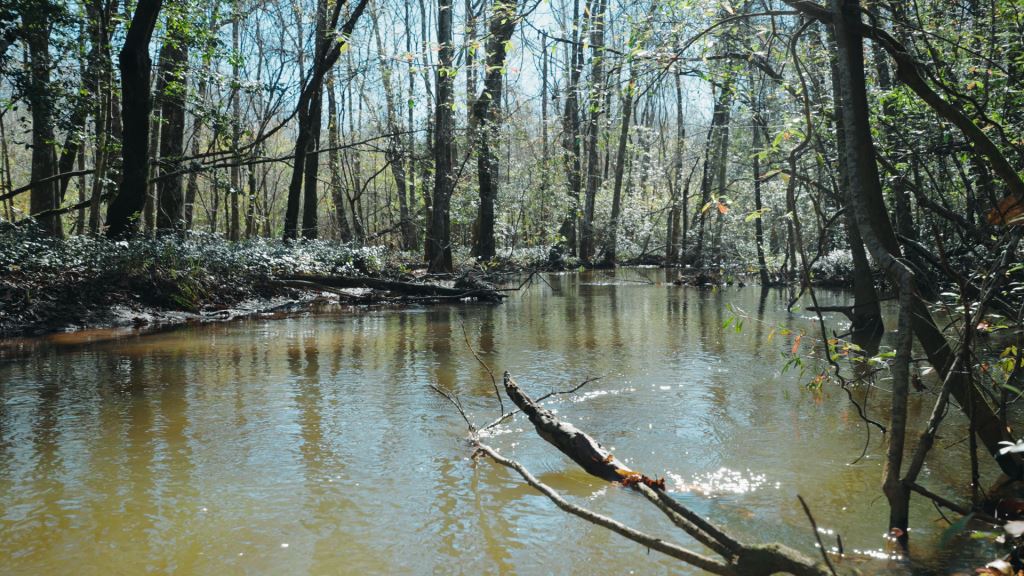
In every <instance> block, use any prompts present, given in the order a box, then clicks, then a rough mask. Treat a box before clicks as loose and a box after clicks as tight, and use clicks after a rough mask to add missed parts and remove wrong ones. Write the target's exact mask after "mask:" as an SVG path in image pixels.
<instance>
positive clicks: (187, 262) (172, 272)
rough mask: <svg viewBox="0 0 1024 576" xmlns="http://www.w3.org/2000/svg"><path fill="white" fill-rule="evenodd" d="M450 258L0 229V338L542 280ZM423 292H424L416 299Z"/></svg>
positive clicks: (457, 292)
mask: <svg viewBox="0 0 1024 576" xmlns="http://www.w3.org/2000/svg"><path fill="white" fill-rule="evenodd" d="M460 256H461V257H457V258H456V262H457V270H456V273H455V274H450V275H438V276H434V275H428V274H426V269H425V266H424V265H423V263H422V262H421V261H420V259H419V257H418V256H417V255H416V254H413V253H402V252H396V251H389V250H386V249H385V248H382V247H352V246H347V245H344V244H341V243H338V242H336V241H326V240H325V241H318V240H314V241H300V242H294V243H290V244H286V243H284V242H281V241H278V240H266V239H255V240H247V241H243V242H227V241H225V240H224V239H223V238H222V237H219V236H214V235H208V234H190V235H189V236H188V237H187V238H186V239H184V240H180V239H176V238H170V237H169V238H162V239H140V240H133V241H131V242H126V241H121V242H114V241H110V240H107V239H104V238H92V237H86V236H75V237H71V238H68V239H66V240H58V239H54V238H50V237H48V236H46V235H43V234H40V233H38V232H35V231H32V230H26V229H20V228H18V229H15V228H7V229H3V230H0V338H11V337H18V336H36V335H42V334H47V333H53V332H70V331H75V330H81V329H86V328H104V327H124V326H135V327H156V326H164V325H173V324H182V323H195V322H215V321H224V320H231V319H234V318H239V317H244V316H254V315H279V314H287V313H297V312H302V311H304V310H308V309H310V308H312V307H314V306H316V305H317V304H319V303H325V302H331V303H338V302H341V303H343V304H346V303H347V304H351V305H359V306H366V305H377V306H381V305H383V306H403V305H409V304H410V303H425V302H431V301H451V300H453V299H461V298H459V297H462V296H464V297H465V298H479V299H484V300H486V299H491V300H495V299H500V294H499V293H497V292H493V291H492V289H491V287H490V286H489V285H488V284H487V283H485V281H484V279H485V278H493V277H511V276H513V275H515V274H518V273H522V272H524V271H533V270H540V269H544V270H550V269H553V268H552V266H551V265H550V263H549V262H548V261H547V250H546V249H541V248H534V249H526V250H521V251H519V252H518V253H516V254H515V255H514V256H513V257H507V258H503V259H500V260H497V261H495V262H494V263H492V264H488V266H486V268H484V267H481V266H480V265H479V264H474V262H473V259H472V258H469V257H468V254H467V255H461V254H460ZM565 264H567V265H568V264H575V263H574V262H566V263H565ZM561 268H562V269H565V267H564V266H562V267H561ZM351 279H369V280H367V282H369V283H373V284H374V286H373V287H369V286H368V287H365V288H364V287H361V286H358V285H357V286H353V285H350V284H351V282H349V281H350V280H351ZM330 280H336V281H339V280H340V281H342V285H341V286H339V285H337V282H334V283H332V282H330ZM380 284H383V286H381V285H380ZM423 286H429V287H431V288H430V289H428V290H427V291H426V292H424V290H422V289H421V288H422V287H423Z"/></svg>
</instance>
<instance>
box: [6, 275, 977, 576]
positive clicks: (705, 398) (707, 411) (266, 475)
mask: <svg viewBox="0 0 1024 576" xmlns="http://www.w3.org/2000/svg"><path fill="white" fill-rule="evenodd" d="M664 274H665V273H664V272H663V271H656V270H632V271H620V272H619V273H618V275H617V277H616V276H611V275H610V274H609V273H605V272H597V273H593V274H590V273H587V274H579V275H577V274H569V275H552V276H547V277H546V278H547V281H548V282H549V283H550V285H544V284H535V285H534V286H533V287H532V288H530V289H529V290H528V291H526V292H524V293H522V294H517V295H514V296H512V297H511V298H510V299H509V300H508V301H507V302H506V303H504V304H502V305H498V306H487V305H469V304H466V305H453V306H439V307H433V308H416V309H410V310H400V311H395V310H390V311H362V312H357V313H354V312H351V311H338V310H326V311H322V312H321V313H318V314H311V315H307V316H303V317H296V318H289V319H284V320H280V319H277V320H270V319H253V320H248V321H241V322H234V323H229V324H220V325H207V326H201V327H190V328H183V329H178V330H174V331H170V332H164V333H159V334H150V335H145V336H143V335H137V334H122V335H120V336H119V337H118V338H116V339H113V340H108V341H94V342H88V341H89V340H90V339H91V338H90V337H86V338H72V339H70V341H69V339H68V338H65V339H64V341H62V342H30V343H27V344H25V346H24V347H22V348H21V352H19V351H18V350H19V347H15V348H13V349H8V350H7V351H5V352H3V353H2V356H0V358H2V360H0V573H3V574H82V575H87V574H103V575H106V574H138V573H142V572H160V573H175V574H362V573H371V574H385V573H387V574H449V573H460V574H485V573H487V574H494V573H518V574H590V573H599V574H624V573H637V574H657V573H678V572H680V571H682V572H686V571H687V570H688V569H687V568H685V567H683V566H681V565H680V564H679V563H677V562H676V561H674V560H672V559H668V558H665V557H663V556H660V555H659V554H657V553H654V552H648V551H647V550H646V549H643V548H641V547H639V546H637V545H635V544H633V543H631V542H628V541H626V540H624V539H623V538H621V537H619V536H617V535H615V534H612V533H610V532H607V531H605V530H603V529H600V528H596V527H594V526H591V525H589V524H586V523H584V522H583V521H581V520H578V519H576V518H574V517H570V516H567V515H566V514H564V513H562V512H560V511H559V510H557V509H556V508H555V507H554V505H553V504H551V503H550V502H549V501H548V500H546V499H545V498H544V497H543V496H541V495H539V494H538V493H536V492H534V491H533V490H532V489H530V488H529V487H527V486H525V485H524V484H523V482H522V481H521V480H520V479H519V477H518V476H515V475H513V473H512V472H511V471H509V470H507V469H504V468H499V467H497V466H496V465H494V464H493V463H491V462H488V461H478V462H473V461H471V460H470V459H469V456H470V450H469V449H468V448H467V445H466V443H465V442H464V441H463V439H464V437H465V425H464V423H463V422H462V420H461V419H460V418H459V417H458V415H457V414H456V413H455V412H454V410H453V409H452V407H451V406H450V405H449V404H448V403H447V402H446V401H445V400H444V399H443V398H441V397H440V396H438V395H437V394H435V393H433V392H431V391H430V389H429V388H428V384H431V383H434V384H437V385H439V386H441V387H444V388H448V389H450V390H453V391H455V392H457V393H458V394H459V395H460V396H461V398H462V399H463V401H464V402H465V404H466V406H467V408H468V409H469V411H470V413H471V416H473V417H474V418H475V419H476V420H477V421H478V422H480V423H483V422H487V421H490V420H491V419H493V418H494V417H495V416H496V415H497V407H496V404H495V400H494V398H493V390H492V387H491V383H490V380H489V379H488V377H487V375H486V372H485V371H484V370H483V369H482V368H481V367H480V365H479V364H478V363H477V361H476V360H475V359H474V358H473V356H472V354H471V352H470V350H469V348H468V347H467V345H466V343H465V341H464V338H463V333H462V328H461V326H460V325H461V324H463V323H464V325H465V328H466V331H467V332H468V334H469V339H470V341H471V342H472V343H473V345H474V347H475V348H476V349H477V350H478V352H479V353H480V355H481V356H482V357H483V358H484V359H485V360H486V361H487V363H488V364H490V365H491V366H493V367H494V369H495V370H496V371H499V372H500V371H501V370H505V369H508V370H510V371H511V372H512V373H513V374H514V376H515V378H516V379H517V380H518V382H519V383H520V384H521V385H522V386H524V387H525V388H526V389H527V390H528V391H530V392H533V393H535V394H539V393H542V392H546V391H548V390H551V389H555V388H567V387H570V386H571V385H573V384H574V383H577V382H579V381H582V380H583V379H585V378H587V377H591V376H600V377H601V380H599V381H598V382H595V383H592V384H590V385H588V386H587V387H585V388H584V389H583V390H581V391H580V393H579V394H578V395H577V396H576V397H575V398H572V399H569V398H564V399H561V400H557V401H552V402H551V406H552V407H554V408H556V409H557V411H558V413H559V414H560V415H561V416H562V417H564V418H566V419H568V420H570V421H572V422H573V423H575V424H577V425H578V426H580V427H581V428H583V429H584V430H586V431H588V432H590V433H591V434H593V435H594V436H596V437H597V438H598V439H599V440H601V441H602V442H603V443H604V444H606V445H609V446H611V447H614V451H615V453H616V454H617V455H619V457H620V458H624V459H625V461H626V462H627V463H629V464H630V465H631V466H633V467H635V468H637V469H639V470H643V471H645V472H647V473H648V474H650V475H659V476H660V475H665V476H666V477H667V479H668V481H669V485H670V486H672V487H674V488H676V489H677V490H679V492H678V497H679V498H680V500H682V501H683V502H684V503H685V504H686V505H688V506H691V507H693V508H694V509H696V510H698V511H699V512H700V513H702V514H704V515H706V516H708V517H709V518H711V519H713V520H715V521H717V522H719V523H720V524H722V525H723V526H725V527H727V528H728V529H730V530H732V531H734V532H736V533H737V535H739V536H741V537H743V538H746V539H749V540H751V541H769V540H773V541H781V542H784V543H787V544H789V545H791V546H793V547H795V548H798V549H801V550H803V551H805V552H807V553H808V554H814V553H815V549H814V540H813V537H812V532H811V529H810V528H809V525H808V522H807V520H806V518H805V517H804V515H803V513H802V511H801V510H800V507H799V504H798V503H797V500H796V495H797V494H801V495H803V496H804V498H806V499H807V501H808V503H809V504H810V506H811V507H812V509H813V510H814V513H815V516H816V518H817V520H818V522H819V524H820V525H821V526H822V527H823V528H825V529H828V530H833V531H835V532H838V533H840V534H841V535H842V537H843V542H844V544H845V547H846V551H847V552H848V553H850V555H852V556H853V558H852V559H849V560H846V561H845V563H846V565H848V566H852V567H857V568H861V569H864V570H866V571H870V572H878V571H888V570H895V569H897V568H898V567H899V564H896V563H891V562H887V561H883V560H874V559H871V558H870V556H867V555H865V554H864V552H873V553H875V554H878V555H883V556H884V541H883V539H882V534H883V532H884V531H885V522H886V521H885V518H886V514H887V510H886V505H885V501H884V499H883V498H881V497H880V491H879V488H878V487H879V484H880V479H881V459H882V455H883V450H882V444H881V440H880V438H881V436H880V435H879V434H878V433H877V432H875V433H873V435H872V437H871V440H870V442H869V443H868V454H867V457H866V458H864V459H863V460H861V461H860V462H859V463H857V464H853V465H851V464H850V462H851V461H853V460H854V459H856V458H857V456H858V455H860V453H861V450H862V448H863V446H864V444H865V435H864V427H863V425H862V424H861V423H860V421H859V420H858V418H857V416H856V413H855V411H854V409H853V407H852V406H851V404H850V403H849V401H848V400H847V399H846V397H845V395H844V394H843V393H842V392H841V391H839V390H835V389H832V388H826V389H825V390H824V391H823V392H822V393H814V392H811V391H808V390H807V389H805V388H804V386H803V384H804V383H806V381H807V380H809V378H810V375H811V374H812V373H811V374H808V375H806V376H804V377H803V378H802V379H801V378H800V377H799V376H798V374H797V373H796V372H793V371H789V372H786V373H785V374H782V373H780V370H781V367H782V364H783V363H784V359H783V358H782V353H783V352H788V351H789V350H790V348H791V344H792V340H791V339H790V338H789V337H783V336H775V337H774V338H773V339H772V340H771V341H769V333H770V332H771V331H772V329H773V328H777V327H779V326H783V327H789V328H790V329H793V330H796V331H799V330H801V329H805V330H808V331H811V330H813V329H814V328H813V324H812V322H811V321H810V315H809V314H794V315H791V314H787V313H786V311H785V310H784V302H785V297H784V296H783V295H780V294H776V293H771V294H769V295H768V297H767V299H766V300H764V301H763V302H762V301H760V300H759V297H758V296H759V292H758V290H757V288H749V287H748V288H743V289H740V288H726V289H721V290H714V291H699V290H696V289H692V288H679V287H675V286H671V285H667V284H665V283H664V282H663V280H664V278H665V276H664ZM647 279H650V280H654V281H656V283H655V284H650V285H649V284H645V283H642V282H640V281H641V280H647ZM825 297H826V301H832V300H833V299H836V298H838V296H836V295H832V296H829V295H825ZM836 301H838V300H836ZM730 305H731V306H732V307H735V308H737V309H739V310H742V311H743V312H744V313H745V314H746V315H747V316H748V318H747V319H746V320H744V326H743V330H742V332H741V333H736V332H735V331H734V330H733V329H732V328H731V327H730V328H729V329H727V330H723V329H722V325H723V323H724V322H725V321H726V319H727V318H728V317H729V316H730V315H731V314H732V313H731V312H730V311H729V310H728V309H727V306H730ZM805 338H806V340H805V341H804V344H803V346H805V347H806V346H809V341H810V336H807V337H805ZM79 340H85V341H87V343H79V342H78V341H79ZM885 385H886V382H885V381H884V380H882V381H880V382H879V386H880V387H884V386H885ZM872 395H873V397H874V398H876V399H877V401H872V402H870V404H871V405H872V410H873V412H874V413H875V414H876V415H877V414H880V411H881V406H882V405H883V404H884V402H885V401H886V400H887V399H886V397H885V393H884V392H883V391H880V390H877V391H875V392H873V393H872ZM932 402H933V395H931V394H921V395H916V396H915V399H914V403H913V404H912V415H911V418H912V420H913V421H918V422H920V421H921V419H923V418H924V417H925V415H926V414H927V411H928V410H929V409H930V406H931V403H932ZM506 403H507V400H506ZM880 417H881V416H880ZM951 434H952V433H951ZM956 440H959V439H958V438H949V439H946V440H944V441H943V442H945V444H953V443H955V441H956ZM489 442H490V443H492V444H493V445H495V446H497V447H499V448H500V449H501V450H502V452H503V453H505V454H508V455H511V456H514V457H515V458H517V459H519V460H520V461H521V462H523V463H524V464H525V465H526V466H527V467H528V468H530V469H531V470H532V471H533V472H534V473H535V474H536V475H537V476H538V477H540V478H541V480H542V481H544V482H546V483H548V484H550V485H551V486H553V487H555V488H556V489H558V490H559V491H561V492H562V493H563V494H564V495H566V496H567V497H568V498H569V499H571V500H572V501H574V502H576V503H579V504H581V505H584V506H586V507H589V508H591V509H593V510H596V511H598V512H601V513H605V514H609V515H611V516H614V517H616V518H618V519H620V520H622V521H625V522H627V523H630V524H632V525H634V526H635V527H638V528H640V529H643V530H645V531H648V532H652V533H656V534H659V535H662V536H669V537H672V538H676V539H678V540H679V541H681V542H683V543H686V544H689V545H691V546H694V547H696V546H695V545H694V544H693V542H692V541H690V540H688V539H687V538H686V537H685V536H683V535H680V534H679V533H678V531H677V530H675V529H674V528H673V527H672V526H671V525H669V524H668V523H667V522H666V521H665V519H664V518H663V517H661V516H660V514H659V513H658V512H657V511H656V510H654V509H653V507H651V506H650V505H648V504H647V503H646V502H645V501H642V499H641V498H639V497H638V496H637V495H636V494H634V493H632V492H630V491H628V490H623V489H621V488H618V487H615V486H609V485H607V484H605V483H603V482H601V481H599V480H596V479H593V478H590V477H588V476H587V475H585V474H584V473H582V472H581V471H579V470H578V469H577V468H575V467H574V465H573V464H572V463H571V462H569V461H568V460H567V459H566V458H564V457H562V456H561V454H559V453H558V452H557V451H555V450H554V449H553V448H551V447H550V446H548V445H547V444H545V443H544V442H543V441H541V440H540V439H539V437H537V436H536V434H534V433H533V432H532V428H529V427H528V423H526V424H524V421H523V420H522V419H516V420H515V421H514V422H512V423H511V424H509V425H507V426H504V427H502V428H500V429H499V430H498V432H497V433H496V434H494V435H493V436H492V437H491V438H489ZM963 444H966V443H963V442H961V443H960V444H959V445H960V446H962V445H963ZM961 452H962V448H959V449H958V448H956V447H954V448H950V449H947V450H945V451H944V452H942V454H941V458H942V460H941V461H942V462H943V465H942V466H937V467H935V468H929V469H928V470H926V473H925V474H924V475H923V477H922V479H923V483H925V484H926V485H928V486H929V487H931V488H932V489H934V490H936V491H939V492H941V493H943V494H946V495H949V496H954V497H957V498H961V497H962V496H963V495H962V494H961V493H959V491H958V490H957V489H955V488H954V487H953V486H952V484H951V483H953V482H962V481H963V479H964V478H965V477H966V474H965V473H964V468H963V454H962V453H961ZM912 525H913V528H912V530H913V531H912V537H913V541H914V543H915V544H916V545H917V547H918V548H917V549H918V550H919V551H920V552H921V553H922V556H929V557H933V558H934V557H936V554H937V553H936V552H935V551H934V548H935V547H936V544H935V543H936V541H937V539H938V537H939V535H940V534H941V532H942V531H943V529H944V528H945V526H946V524H945V523H943V522H941V521H939V515H938V513H937V512H936V511H935V510H934V509H933V508H932V507H931V506H930V505H926V504H924V503H923V502H921V500H920V499H916V504H915V507H914V509H913V512H912ZM823 537H824V538H825V540H826V543H827V544H828V545H831V544H832V543H833V542H834V541H835V536H834V535H827V534H826V535H824V536H823ZM938 558H939V560H938V563H939V564H941V563H942V562H944V561H945V560H943V559H942V557H941V555H939V556H938ZM689 570H690V571H691V572H695V571H693V570H692V569H689Z"/></svg>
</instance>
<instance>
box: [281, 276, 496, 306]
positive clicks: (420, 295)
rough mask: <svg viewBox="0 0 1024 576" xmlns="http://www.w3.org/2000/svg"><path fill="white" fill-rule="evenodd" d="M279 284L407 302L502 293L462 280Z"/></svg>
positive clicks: (294, 279) (326, 279) (339, 279)
mask: <svg viewBox="0 0 1024 576" xmlns="http://www.w3.org/2000/svg"><path fill="white" fill-rule="evenodd" d="M277 280H278V281H279V282H281V283H283V284H285V285H290V286H292V287H296V288H300V287H301V288H310V289H324V290H325V291H328V292H336V291H337V290H339V289H345V288H364V289H370V290H379V291H383V292H390V293H392V294H398V295H399V296H401V297H403V299H406V300H462V299H464V298H471V299H474V300H479V301H483V302H501V300H502V299H503V298H504V297H505V295H504V294H502V293H501V292H499V291H497V290H495V289H494V288H492V287H490V286H488V285H486V284H484V283H482V282H473V281H461V282H458V283H456V286H455V287H454V288H449V287H447V286H438V285H436V284H419V283H415V282H399V281H396V280H383V279H380V278H366V277H358V276H312V275H310V276H284V277H280V278H278V279H277Z"/></svg>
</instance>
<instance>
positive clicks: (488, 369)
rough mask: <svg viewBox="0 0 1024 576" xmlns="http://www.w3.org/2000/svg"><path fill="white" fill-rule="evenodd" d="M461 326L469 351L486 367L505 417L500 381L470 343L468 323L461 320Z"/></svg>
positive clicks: (499, 406)
mask: <svg viewBox="0 0 1024 576" xmlns="http://www.w3.org/2000/svg"><path fill="white" fill-rule="evenodd" d="M459 325H460V326H462V337H463V338H465V339H466V346H469V351H470V352H472V353H473V357H474V358H476V361H477V362H479V363H480V365H481V366H483V367H484V370H487V374H488V375H489V376H490V377H491V385H492V386H494V397H495V398H497V399H498V408H500V409H501V412H500V414H501V415H502V416H504V415H505V403H504V402H502V401H501V392H499V391H498V380H497V379H496V378H495V377H494V371H493V370H491V367H490V366H488V365H487V362H484V361H483V359H481V358H480V355H479V354H477V353H476V350H474V349H473V345H472V344H470V343H469V334H468V333H467V332H466V323H465V322H462V321H461V320H460V321H459Z"/></svg>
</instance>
